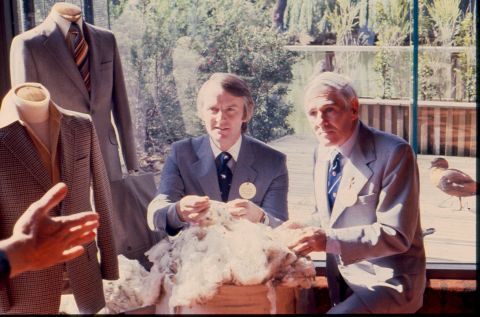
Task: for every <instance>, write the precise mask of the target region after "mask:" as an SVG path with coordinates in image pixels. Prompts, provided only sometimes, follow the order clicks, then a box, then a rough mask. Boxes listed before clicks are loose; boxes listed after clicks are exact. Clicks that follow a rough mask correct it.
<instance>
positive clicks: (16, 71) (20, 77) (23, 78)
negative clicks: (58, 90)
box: [10, 36, 38, 87]
mask: <svg viewBox="0 0 480 317" xmlns="http://www.w3.org/2000/svg"><path fill="white" fill-rule="evenodd" d="M10 80H11V82H12V87H13V86H16V85H18V84H22V83H25V82H38V75H37V68H36V65H35V61H34V59H33V56H32V53H31V51H30V49H29V48H28V46H27V44H26V43H25V41H24V40H23V39H21V38H19V37H18V36H17V37H15V38H14V39H13V41H12V46H11V47H10Z"/></svg>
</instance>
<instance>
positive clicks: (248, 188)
mask: <svg viewBox="0 0 480 317" xmlns="http://www.w3.org/2000/svg"><path fill="white" fill-rule="evenodd" d="M238 191H239V193H240V197H242V198H243V199H252V198H253V197H255V194H256V193H257V188H256V187H255V185H254V184H253V183H250V182H245V183H243V184H242V185H240V188H239V189H238Z"/></svg>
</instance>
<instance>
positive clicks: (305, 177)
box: [270, 135, 476, 263]
mask: <svg viewBox="0 0 480 317" xmlns="http://www.w3.org/2000/svg"><path fill="white" fill-rule="evenodd" d="M270 145H271V146H272V147H274V148H276V149H278V150H280V151H282V152H284V153H285V154H287V165H288V170H289V178H290V188H289V196H288V202H289V213H290V219H297V220H304V221H307V219H310V218H311V213H312V211H313V210H314V204H315V202H314V195H313V187H312V185H313V149H314V148H315V145H316V140H315V138H314V137H313V136H311V137H310V136H298V135H294V136H286V137H283V138H281V139H278V140H275V141H273V142H271V143H270ZM435 157H437V156H433V155H418V157H417V162H418V167H419V172H420V211H421V222H422V228H424V229H427V228H435V233H433V234H432V235H428V236H426V237H425V248H426V253H427V258H428V261H430V262H467V263H475V262H476V202H475V197H468V198H466V199H463V201H464V204H466V205H467V206H468V207H469V209H468V210H462V211H458V210H457V209H458V208H459V202H458V199H457V198H456V197H452V198H449V196H448V195H446V194H444V193H443V192H441V191H440V190H439V189H437V188H436V187H434V186H433V185H432V184H431V183H430V180H429V177H428V175H429V167H430V161H431V160H432V159H433V158H435ZM443 157H444V158H446V159H447V160H448V162H449V164H450V167H452V168H458V169H460V170H462V171H464V172H465V173H467V174H469V175H470V176H472V177H473V178H475V177H476V171H475V158H469V157H448V156H447V157H445V156H443ZM314 258H318V259H322V258H324V255H323V254H317V255H315V256H314Z"/></svg>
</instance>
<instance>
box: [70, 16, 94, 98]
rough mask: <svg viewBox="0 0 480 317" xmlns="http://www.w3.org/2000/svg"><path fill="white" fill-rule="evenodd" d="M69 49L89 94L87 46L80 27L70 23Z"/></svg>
mask: <svg viewBox="0 0 480 317" xmlns="http://www.w3.org/2000/svg"><path fill="white" fill-rule="evenodd" d="M67 43H68V44H69V48H70V50H71V51H72V53H73V58H74V59H75V64H77V67H78V70H79V71H80V75H81V76H82V79H83V82H84V83H85V87H87V90H88V92H90V63H89V61H88V44H87V41H85V38H84V37H83V34H82V32H81V31H80V27H79V26H78V24H77V23H75V22H72V23H71V24H70V29H68V40H67Z"/></svg>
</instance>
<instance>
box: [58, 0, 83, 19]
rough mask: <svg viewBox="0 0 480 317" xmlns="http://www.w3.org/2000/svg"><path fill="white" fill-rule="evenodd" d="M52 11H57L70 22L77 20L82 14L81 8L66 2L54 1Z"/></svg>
mask: <svg viewBox="0 0 480 317" xmlns="http://www.w3.org/2000/svg"><path fill="white" fill-rule="evenodd" d="M52 12H56V13H58V14H59V15H60V16H61V17H62V18H64V19H66V20H68V21H70V22H75V21H78V20H79V19H80V18H81V16H82V10H81V9H80V8H79V7H78V6H76V5H74V4H72V3H67V2H57V3H55V4H54V5H53V7H52ZM80 20H81V19H80Z"/></svg>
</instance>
